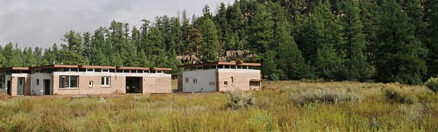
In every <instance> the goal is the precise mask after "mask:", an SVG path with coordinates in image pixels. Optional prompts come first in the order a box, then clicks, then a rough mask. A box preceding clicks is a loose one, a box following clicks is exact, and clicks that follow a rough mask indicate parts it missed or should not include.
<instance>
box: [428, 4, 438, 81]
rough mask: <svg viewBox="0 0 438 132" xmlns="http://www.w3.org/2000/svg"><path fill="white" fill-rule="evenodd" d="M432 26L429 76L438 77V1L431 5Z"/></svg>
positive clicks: (429, 42) (429, 46)
mask: <svg viewBox="0 0 438 132" xmlns="http://www.w3.org/2000/svg"><path fill="white" fill-rule="evenodd" d="M428 10H429V14H430V18H429V19H430V20H429V21H430V24H429V27H428V29H429V34H428V40H427V42H428V46H427V47H428V48H429V50H430V51H429V56H428V67H429V76H432V77H433V76H438V1H436V0H435V1H433V0H432V1H431V3H430V4H429V9H428Z"/></svg>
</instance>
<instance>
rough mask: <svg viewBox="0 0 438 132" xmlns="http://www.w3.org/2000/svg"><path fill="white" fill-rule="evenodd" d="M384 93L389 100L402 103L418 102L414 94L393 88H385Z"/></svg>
mask: <svg viewBox="0 0 438 132" xmlns="http://www.w3.org/2000/svg"><path fill="white" fill-rule="evenodd" d="M384 95H385V97H386V98H387V99H388V100H390V101H392V102H397V103H400V104H413V103H415V102H416V101H415V100H416V99H415V97H414V96H411V95H407V94H401V93H400V92H399V91H397V90H395V89H392V88H386V89H385V90H384Z"/></svg>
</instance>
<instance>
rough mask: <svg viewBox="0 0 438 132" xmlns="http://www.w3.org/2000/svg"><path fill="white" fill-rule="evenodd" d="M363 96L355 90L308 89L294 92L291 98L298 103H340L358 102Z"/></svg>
mask: <svg viewBox="0 0 438 132" xmlns="http://www.w3.org/2000/svg"><path fill="white" fill-rule="evenodd" d="M361 99H362V96H361V95H359V94H356V93H353V92H345V91H337V90H332V89H327V88H325V89H320V90H306V91H304V92H301V93H298V94H297V93H292V94H291V100H292V101H294V102H295V103H296V104H300V105H304V104H308V103H328V104H338V103H345V102H357V101H360V100H361Z"/></svg>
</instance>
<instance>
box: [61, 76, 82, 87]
mask: <svg viewBox="0 0 438 132" xmlns="http://www.w3.org/2000/svg"><path fill="white" fill-rule="evenodd" d="M63 76H65V79H66V80H64V81H65V83H67V84H65V83H64V86H60V87H59V89H77V88H79V76H70V75H60V76H59V81H61V78H62V77H63ZM72 77H77V80H76V87H72V86H71V78H72ZM60 85H61V83H60Z"/></svg>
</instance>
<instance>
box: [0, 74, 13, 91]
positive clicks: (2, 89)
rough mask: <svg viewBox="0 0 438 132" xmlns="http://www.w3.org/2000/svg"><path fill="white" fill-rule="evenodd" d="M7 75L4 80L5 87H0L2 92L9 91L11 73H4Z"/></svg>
mask: <svg viewBox="0 0 438 132" xmlns="http://www.w3.org/2000/svg"><path fill="white" fill-rule="evenodd" d="M4 76H5V82H3V87H0V92H3V93H7V92H8V81H10V80H11V75H8V74H6V75H4Z"/></svg>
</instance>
